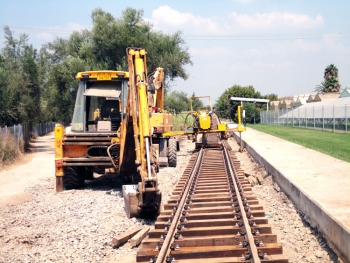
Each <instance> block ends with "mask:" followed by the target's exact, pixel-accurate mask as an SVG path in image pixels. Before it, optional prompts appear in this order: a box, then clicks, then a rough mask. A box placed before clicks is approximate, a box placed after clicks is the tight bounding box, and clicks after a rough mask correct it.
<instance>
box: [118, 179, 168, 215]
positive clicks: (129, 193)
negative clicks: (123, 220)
mask: <svg viewBox="0 0 350 263" xmlns="http://www.w3.org/2000/svg"><path fill="white" fill-rule="evenodd" d="M139 187H140V188H139ZM139 189H141V183H139V184H138V185H137V184H133V185H123V196H124V206H125V212H126V215H127V217H128V218H132V217H142V218H155V217H157V216H158V215H159V213H160V206H161V201H162V194H161V192H160V191H156V192H146V193H145V194H143V195H142V194H141V193H140V191H139ZM140 204H141V205H140Z"/></svg>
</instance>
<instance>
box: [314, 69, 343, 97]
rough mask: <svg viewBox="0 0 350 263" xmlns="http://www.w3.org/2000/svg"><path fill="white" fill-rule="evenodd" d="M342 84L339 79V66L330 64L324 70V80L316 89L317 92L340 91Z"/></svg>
mask: <svg viewBox="0 0 350 263" xmlns="http://www.w3.org/2000/svg"><path fill="white" fill-rule="evenodd" d="M340 87H341V86H340V84H339V80H338V68H337V67H336V66H334V65H333V64H330V65H328V66H327V67H326V69H325V70H324V81H322V82H321V84H320V85H317V86H316V88H315V91H317V92H322V93H326V92H339V91H340Z"/></svg>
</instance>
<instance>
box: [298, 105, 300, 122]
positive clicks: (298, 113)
mask: <svg viewBox="0 0 350 263" xmlns="http://www.w3.org/2000/svg"><path fill="white" fill-rule="evenodd" d="M298 125H299V127H300V107H298Z"/></svg>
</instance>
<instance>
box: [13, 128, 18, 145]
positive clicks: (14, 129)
mask: <svg viewBox="0 0 350 263" xmlns="http://www.w3.org/2000/svg"><path fill="white" fill-rule="evenodd" d="M13 139H15V143H16V144H17V142H16V124H14V125H13Z"/></svg>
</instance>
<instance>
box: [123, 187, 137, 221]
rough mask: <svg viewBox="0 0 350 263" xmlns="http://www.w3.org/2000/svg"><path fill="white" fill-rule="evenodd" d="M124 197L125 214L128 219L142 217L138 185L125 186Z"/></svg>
mask: <svg viewBox="0 0 350 263" xmlns="http://www.w3.org/2000/svg"><path fill="white" fill-rule="evenodd" d="M123 196H124V205H125V212H126V215H127V217H128V218H132V217H140V215H141V209H140V207H139V197H140V193H139V191H138V185H137V184H130V185H123Z"/></svg>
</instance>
